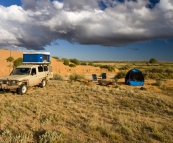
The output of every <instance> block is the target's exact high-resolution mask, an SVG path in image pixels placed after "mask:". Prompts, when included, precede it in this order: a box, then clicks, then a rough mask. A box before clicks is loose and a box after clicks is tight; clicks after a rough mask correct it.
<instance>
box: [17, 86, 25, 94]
mask: <svg viewBox="0 0 173 143" xmlns="http://www.w3.org/2000/svg"><path fill="white" fill-rule="evenodd" d="M26 92H27V85H26V84H21V85H20V87H19V88H18V89H17V93H18V94H20V95H23V94H25V93H26Z"/></svg>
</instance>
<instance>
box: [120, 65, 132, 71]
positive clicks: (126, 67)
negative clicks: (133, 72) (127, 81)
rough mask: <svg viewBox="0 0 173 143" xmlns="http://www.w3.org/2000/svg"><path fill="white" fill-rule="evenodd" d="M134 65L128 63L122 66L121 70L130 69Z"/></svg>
mask: <svg viewBox="0 0 173 143" xmlns="http://www.w3.org/2000/svg"><path fill="white" fill-rule="evenodd" d="M131 67H132V65H130V64H128V65H125V66H123V67H121V68H120V70H128V69H130V68H131Z"/></svg>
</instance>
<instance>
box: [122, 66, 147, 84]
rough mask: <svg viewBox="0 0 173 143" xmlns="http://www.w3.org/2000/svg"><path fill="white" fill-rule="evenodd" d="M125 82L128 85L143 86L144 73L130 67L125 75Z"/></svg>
mask: <svg viewBox="0 0 173 143" xmlns="http://www.w3.org/2000/svg"><path fill="white" fill-rule="evenodd" d="M125 83H126V84H128V85H130V86H143V85H144V75H143V74H142V72H141V71H140V70H138V69H132V70H130V71H128V72H127V74H126V77H125Z"/></svg>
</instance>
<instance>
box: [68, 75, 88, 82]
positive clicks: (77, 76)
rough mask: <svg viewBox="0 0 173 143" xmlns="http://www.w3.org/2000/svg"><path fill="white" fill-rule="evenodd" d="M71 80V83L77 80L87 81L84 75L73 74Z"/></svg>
mask: <svg viewBox="0 0 173 143" xmlns="http://www.w3.org/2000/svg"><path fill="white" fill-rule="evenodd" d="M69 79H70V80H71V81H77V80H80V79H85V76H84V75H82V74H77V73H73V74H71V75H70V77H69Z"/></svg>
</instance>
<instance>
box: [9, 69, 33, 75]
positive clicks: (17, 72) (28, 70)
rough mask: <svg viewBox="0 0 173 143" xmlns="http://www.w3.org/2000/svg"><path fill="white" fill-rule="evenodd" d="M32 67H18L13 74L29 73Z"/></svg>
mask: <svg viewBox="0 0 173 143" xmlns="http://www.w3.org/2000/svg"><path fill="white" fill-rule="evenodd" d="M30 71H31V68H16V69H14V70H13V71H12V73H11V75H29V74H30Z"/></svg>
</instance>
